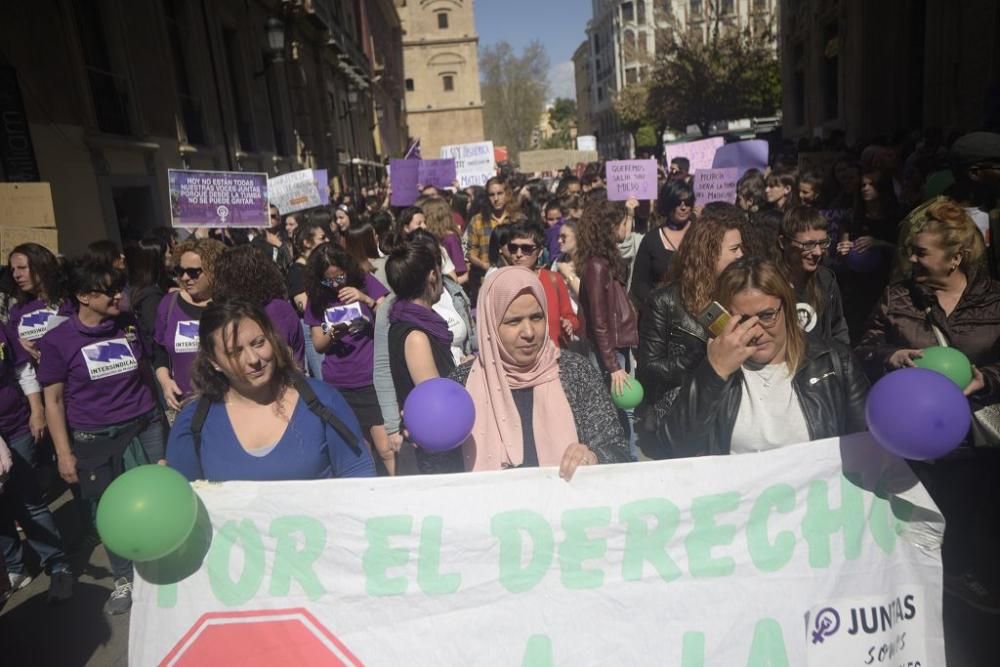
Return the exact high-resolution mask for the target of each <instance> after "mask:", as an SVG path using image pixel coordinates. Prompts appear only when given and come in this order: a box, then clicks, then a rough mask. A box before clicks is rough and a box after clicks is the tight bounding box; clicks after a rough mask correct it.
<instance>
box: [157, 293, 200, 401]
mask: <svg viewBox="0 0 1000 667" xmlns="http://www.w3.org/2000/svg"><path fill="white" fill-rule="evenodd" d="M204 310H205V309H204V308H200V307H198V306H194V305H192V304H190V303H188V302H187V301H185V300H184V299H182V298H181V295H180V292H171V293H170V294H167V295H165V296H164V297H163V298H162V299H161V300H160V306H159V308H157V309H156V325H155V327H154V328H153V340H154V341H156V343H157V344H158V345H160V346H162V347H163V349H165V350H166V351H167V357H168V358H169V359H170V374H171V376H173V378H174V382H176V383H177V386H178V387H179V388H180V390H181V391H182V392H184V393H185V394H189V393H190V392H191V366H192V365H193V364H194V359H195V356H197V354H198V344H199V338H198V326H199V324H200V323H201V313H202V311H204ZM160 363H161V364H162V362H160Z"/></svg>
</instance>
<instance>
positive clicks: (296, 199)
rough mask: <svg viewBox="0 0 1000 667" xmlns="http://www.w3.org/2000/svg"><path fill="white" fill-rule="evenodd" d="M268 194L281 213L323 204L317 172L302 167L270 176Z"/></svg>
mask: <svg viewBox="0 0 1000 667" xmlns="http://www.w3.org/2000/svg"><path fill="white" fill-rule="evenodd" d="M267 194H268V197H269V199H270V203H271V205H272V206H277V207H278V211H279V212H280V213H281V215H288V214H289V213H295V212H296V211H304V210H306V209H307V208H315V207H316V206H322V205H323V198H322V197H321V196H320V192H319V184H318V183H317V182H316V174H315V172H313V170H312V169H301V170H299V171H293V172H290V173H287V174H282V175H280V176H274V177H272V178H269V179H268V181H267ZM328 201H329V200H328Z"/></svg>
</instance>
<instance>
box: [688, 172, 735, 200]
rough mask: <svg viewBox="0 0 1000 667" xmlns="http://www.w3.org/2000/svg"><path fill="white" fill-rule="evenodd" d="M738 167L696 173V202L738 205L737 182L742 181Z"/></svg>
mask: <svg viewBox="0 0 1000 667" xmlns="http://www.w3.org/2000/svg"><path fill="white" fill-rule="evenodd" d="M739 174H740V170H739V169H738V168H736V167H725V168H723V169H699V170H698V171H696V172H695V173H694V200H695V202H696V203H698V204H699V205H700V204H707V203H709V202H713V201H724V202H726V203H727V204H735V203H736V182H737V181H738V180H739V179H740V176H739Z"/></svg>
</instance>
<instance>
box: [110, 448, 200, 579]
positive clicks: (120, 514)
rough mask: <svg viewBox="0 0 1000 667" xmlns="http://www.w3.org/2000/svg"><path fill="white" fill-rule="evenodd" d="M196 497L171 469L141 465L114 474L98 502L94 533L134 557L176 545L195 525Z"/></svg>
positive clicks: (153, 555) (149, 555)
mask: <svg viewBox="0 0 1000 667" xmlns="http://www.w3.org/2000/svg"><path fill="white" fill-rule="evenodd" d="M197 518H198V497H197V496H196V495H195V493H194V491H193V490H192V489H191V485H190V484H189V483H188V481H187V479H185V478H184V476H183V475H181V474H180V473H179V472H177V471H176V470H174V469H173V468H168V467H166V466H161V465H144V466H139V467H138V468H133V469H132V470H129V471H128V472H126V473H125V474H123V475H121V476H120V477H118V478H117V479H116V480H115V481H113V482H111V485H110V486H109V487H108V488H107V490H106V491H105V492H104V495H103V496H101V502H100V504H98V506H97V532H98V533H99V534H100V536H101V540H102V541H103V542H104V546H106V547H107V548H108V549H110V550H111V551H113V552H115V553H116V554H118V555H119V556H121V557H122V558H128V559H130V560H133V561H136V562H143V561H150V560H156V559H158V558H163V557H164V556H166V555H167V554H169V553H171V552H172V551H174V550H175V549H177V548H178V547H179V546H180V545H181V544H183V543H184V540H186V539H187V537H188V535H190V534H191V530H192V529H193V528H194V523H195V520H196V519H197Z"/></svg>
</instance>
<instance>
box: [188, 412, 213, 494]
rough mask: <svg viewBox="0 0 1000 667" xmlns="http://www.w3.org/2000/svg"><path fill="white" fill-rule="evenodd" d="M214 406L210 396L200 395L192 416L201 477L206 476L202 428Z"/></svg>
mask: <svg viewBox="0 0 1000 667" xmlns="http://www.w3.org/2000/svg"><path fill="white" fill-rule="evenodd" d="M211 407H212V401H211V399H209V398H208V396H199V397H198V405H196V406H195V408H194V416H193V417H191V435H192V436H194V458H195V460H196V461H197V462H198V471H199V473H200V476H201V477H204V476H205V471H204V469H202V467H201V429H202V428H203V427H204V426H205V420H206V419H208V410H209V408H211Z"/></svg>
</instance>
